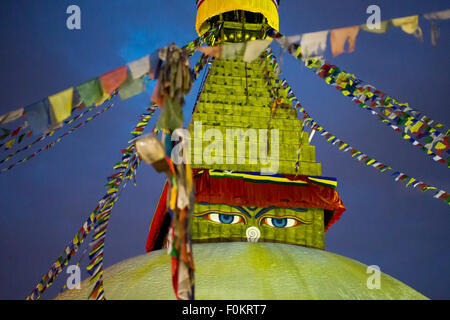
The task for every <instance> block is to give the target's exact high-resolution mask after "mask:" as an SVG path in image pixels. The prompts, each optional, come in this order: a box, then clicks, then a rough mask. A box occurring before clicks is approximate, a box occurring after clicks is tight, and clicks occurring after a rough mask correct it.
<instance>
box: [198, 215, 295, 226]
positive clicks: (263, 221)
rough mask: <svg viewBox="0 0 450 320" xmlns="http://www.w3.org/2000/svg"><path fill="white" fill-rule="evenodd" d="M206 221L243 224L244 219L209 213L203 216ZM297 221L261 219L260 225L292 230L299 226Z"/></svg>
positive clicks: (289, 219)
mask: <svg viewBox="0 0 450 320" xmlns="http://www.w3.org/2000/svg"><path fill="white" fill-rule="evenodd" d="M204 217H205V218H206V219H208V220H210V221H212V222H216V223H221V224H238V223H242V222H244V219H243V218H242V217H241V216H239V215H233V214H222V213H210V214H207V215H205V216H204ZM301 223H302V222H300V221H299V220H297V219H294V218H270V217H267V218H262V219H261V222H260V224H261V225H268V226H270V227H273V228H292V227H296V226H298V225H299V224H301Z"/></svg>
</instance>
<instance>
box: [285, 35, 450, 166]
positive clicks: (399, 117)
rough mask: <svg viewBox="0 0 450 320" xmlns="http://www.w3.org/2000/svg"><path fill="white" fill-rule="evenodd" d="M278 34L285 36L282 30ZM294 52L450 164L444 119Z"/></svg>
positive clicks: (406, 136) (435, 157)
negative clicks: (438, 120)
mask: <svg viewBox="0 0 450 320" xmlns="http://www.w3.org/2000/svg"><path fill="white" fill-rule="evenodd" d="M278 37H279V38H283V36H282V35H281V34H279V33H278ZM300 50H301V49H300ZM289 52H290V53H291V51H289ZM291 54H292V53H291ZM292 55H293V56H294V57H295V58H296V59H298V60H300V59H302V60H304V63H305V65H306V66H307V67H308V68H310V69H312V70H313V71H314V72H315V73H316V74H317V75H318V76H319V77H320V78H322V79H324V80H325V81H326V83H327V84H329V85H332V86H334V87H336V89H337V90H339V91H340V92H341V93H342V94H343V95H345V96H347V97H349V98H352V100H353V102H355V103H357V104H358V105H359V106H360V107H361V108H363V109H366V110H368V111H369V112H370V113H371V114H373V115H375V116H376V117H377V119H378V120H380V121H382V122H383V123H386V124H387V125H388V126H389V127H390V128H392V129H393V130H394V131H396V132H398V133H400V135H401V136H402V138H403V139H404V140H407V141H409V142H411V144H412V145H414V146H417V147H419V148H420V149H421V150H422V151H424V152H426V153H427V155H429V156H430V157H431V158H432V159H433V160H434V161H436V162H440V163H444V164H447V166H448V167H450V144H449V138H450V130H448V129H446V127H445V126H444V125H443V124H442V123H440V122H437V121H434V120H432V119H431V118H429V117H427V116H425V115H423V114H422V113H421V112H420V111H418V110H415V109H413V108H411V107H410V106H409V104H408V103H400V102H398V101H397V100H395V99H393V98H392V97H390V96H388V95H387V94H385V93H383V92H381V91H379V90H377V89H376V88H375V87H374V86H372V85H368V84H364V82H363V81H362V80H360V79H358V78H356V76H355V75H353V74H351V73H347V72H345V71H342V70H341V69H339V68H338V67H337V66H335V65H331V64H330V63H328V62H325V61H323V60H321V59H317V58H314V59H304V57H303V55H302V54H295V55H294V54H292ZM445 154H446V155H445Z"/></svg>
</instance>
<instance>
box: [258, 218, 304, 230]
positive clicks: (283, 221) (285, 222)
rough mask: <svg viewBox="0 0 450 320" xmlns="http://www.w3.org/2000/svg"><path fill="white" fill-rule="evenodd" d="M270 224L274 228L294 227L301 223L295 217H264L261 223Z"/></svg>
mask: <svg viewBox="0 0 450 320" xmlns="http://www.w3.org/2000/svg"><path fill="white" fill-rule="evenodd" d="M264 224H265V225H268V226H270V227H273V228H292V227H296V226H298V225H299V224H301V222H300V221H298V220H297V219H293V218H264V219H262V220H261V225H264Z"/></svg>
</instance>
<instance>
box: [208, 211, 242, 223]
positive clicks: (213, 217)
mask: <svg viewBox="0 0 450 320" xmlns="http://www.w3.org/2000/svg"><path fill="white" fill-rule="evenodd" d="M205 218H206V219H208V220H210V221H212V222H216V223H221V224H238V223H241V222H244V219H242V217H241V216H239V215H234V214H223V213H210V214H207V215H206V216H205Z"/></svg>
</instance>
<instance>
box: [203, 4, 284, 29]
mask: <svg viewBox="0 0 450 320" xmlns="http://www.w3.org/2000/svg"><path fill="white" fill-rule="evenodd" d="M233 10H244V11H250V12H255V13H261V14H262V15H264V17H266V18H267V21H268V23H269V25H270V26H271V27H272V28H274V29H276V30H279V23H280V22H279V17H278V5H277V3H276V1H275V0H226V1H223V0H200V1H199V2H198V4H197V23H196V29H197V33H198V34H199V35H200V30H201V26H202V24H203V23H204V22H205V21H206V20H208V19H209V18H211V17H214V16H217V15H219V14H221V13H224V12H228V11H233Z"/></svg>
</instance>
